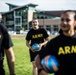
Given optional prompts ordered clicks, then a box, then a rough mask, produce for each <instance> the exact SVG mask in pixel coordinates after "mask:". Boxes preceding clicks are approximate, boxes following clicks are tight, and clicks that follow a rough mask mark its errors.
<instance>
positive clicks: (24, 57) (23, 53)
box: [4, 38, 53, 75]
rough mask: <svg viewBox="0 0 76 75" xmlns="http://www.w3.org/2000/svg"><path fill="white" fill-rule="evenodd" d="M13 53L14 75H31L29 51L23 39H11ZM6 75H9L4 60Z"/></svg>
mask: <svg viewBox="0 0 76 75" xmlns="http://www.w3.org/2000/svg"><path fill="white" fill-rule="evenodd" d="M12 40H13V43H14V46H13V50H14V53H15V72H16V75H32V63H31V62H30V57H29V49H28V48H27V47H26V44H25V39H24V38H12ZM4 66H5V67H4V68H5V71H6V75H9V70H8V65H7V62H6V58H5V60H4ZM52 75H53V74H52Z"/></svg>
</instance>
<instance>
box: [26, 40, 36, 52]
mask: <svg viewBox="0 0 76 75" xmlns="http://www.w3.org/2000/svg"><path fill="white" fill-rule="evenodd" d="M29 42H30V41H27V40H26V46H27V47H28V48H29V49H31V51H32V52H35V51H34V49H32V47H31V46H30V44H29Z"/></svg>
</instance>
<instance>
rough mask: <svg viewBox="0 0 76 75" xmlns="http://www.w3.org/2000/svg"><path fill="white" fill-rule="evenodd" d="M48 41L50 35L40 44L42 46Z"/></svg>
mask: <svg viewBox="0 0 76 75" xmlns="http://www.w3.org/2000/svg"><path fill="white" fill-rule="evenodd" d="M48 41H49V37H47V38H46V39H45V41H44V42H43V43H40V44H39V45H40V47H42V46H44V45H46V44H47V42H48Z"/></svg>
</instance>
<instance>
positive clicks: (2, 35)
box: [0, 13, 15, 75]
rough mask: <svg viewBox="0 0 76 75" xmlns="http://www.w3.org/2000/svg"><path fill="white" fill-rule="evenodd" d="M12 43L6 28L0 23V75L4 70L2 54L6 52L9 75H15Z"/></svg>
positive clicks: (2, 74) (0, 18)
mask: <svg viewBox="0 0 76 75" xmlns="http://www.w3.org/2000/svg"><path fill="white" fill-rule="evenodd" d="M1 20H2V14H1V13H0V22H1ZM12 46H13V43H12V40H11V38H10V35H9V34H8V31H7V28H6V27H5V26H4V25H3V24H1V23H0V75H5V70H4V65H3V63H4V62H3V61H4V54H6V58H7V63H8V67H9V72H10V75H15V71H14V62H15V57H14V52H13V49H12Z"/></svg>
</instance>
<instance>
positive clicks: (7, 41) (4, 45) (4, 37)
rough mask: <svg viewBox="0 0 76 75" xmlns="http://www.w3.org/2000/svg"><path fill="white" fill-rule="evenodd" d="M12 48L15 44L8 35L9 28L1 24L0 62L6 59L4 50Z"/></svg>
mask: <svg viewBox="0 0 76 75" xmlns="http://www.w3.org/2000/svg"><path fill="white" fill-rule="evenodd" d="M11 46H13V43H12V40H11V38H10V35H9V34H8V31H7V28H6V27H5V26H4V25H2V24H0V61H1V59H2V58H3V57H4V50H7V49H8V48H10V47H11Z"/></svg>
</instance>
